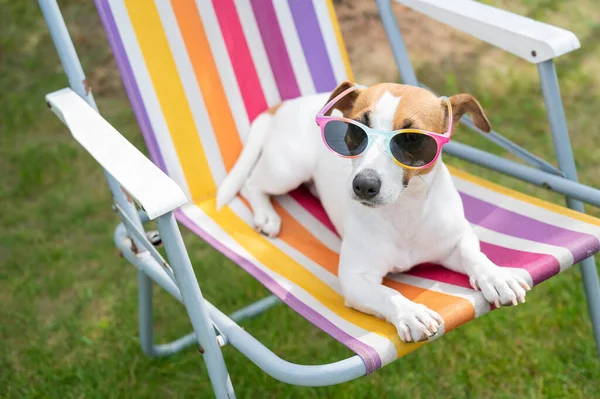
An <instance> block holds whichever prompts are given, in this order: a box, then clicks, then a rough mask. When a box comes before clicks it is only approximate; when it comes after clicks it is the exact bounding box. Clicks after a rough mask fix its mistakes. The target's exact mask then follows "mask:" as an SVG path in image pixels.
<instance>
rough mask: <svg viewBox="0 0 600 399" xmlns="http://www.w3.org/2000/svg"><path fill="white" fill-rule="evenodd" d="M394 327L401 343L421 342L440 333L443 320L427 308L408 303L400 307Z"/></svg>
mask: <svg viewBox="0 0 600 399" xmlns="http://www.w3.org/2000/svg"><path fill="white" fill-rule="evenodd" d="M394 325H395V326H396V329H398V335H399V336H400V339H401V340H402V341H404V342H421V341H427V340H428V339H430V338H432V337H433V336H434V335H436V334H437V333H438V332H442V327H443V325H444V319H442V317H441V316H440V315H439V314H437V313H436V312H434V311H433V310H431V309H429V308H428V307H427V306H425V305H421V304H418V303H414V302H410V303H407V304H404V305H403V306H402V308H401V309H400V314H398V315H397V316H396V317H395V321H394Z"/></svg>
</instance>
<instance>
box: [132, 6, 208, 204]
mask: <svg viewBox="0 0 600 399" xmlns="http://www.w3.org/2000/svg"><path fill="white" fill-rule="evenodd" d="M125 5H126V7H127V10H128V13H129V18H130V19H131V24H132V25H133V29H134V31H135V34H136V37H137V41H138V43H139V45H140V49H141V50H142V53H143V55H144V61H145V63H146V67H147V68H148V73H149V74H150V78H151V80H152V84H153V86H154V90H155V91H156V96H157V97H158V101H159V103H160V106H161V109H162V111H163V115H164V117H165V121H166V122H167V126H168V128H169V131H170V132H171V138H172V139H173V144H174V146H175V150H176V151H177V155H178V157H179V161H180V163H181V167H182V169H183V172H184V175H185V178H186V180H187V183H188V186H189V188H190V194H191V195H192V198H203V197H206V196H207V195H208V194H214V193H215V191H216V187H215V183H214V180H213V177H212V175H211V172H210V168H209V166H208V161H207V159H206V156H205V155H204V149H203V148H202V143H201V142H200V138H199V136H198V131H197V128H196V124H195V123H194V118H193V116H192V113H191V111H190V106H189V104H188V102H187V99H186V96H185V92H184V89H183V85H182V83H181V79H180V77H179V74H178V72H177V67H176V65H175V60H174V59H173V56H172V54H171V50H170V47H169V43H168V41H167V37H166V35H165V32H164V29H163V27H162V24H161V21H160V17H159V15H158V10H157V9H156V6H155V5H154V2H153V1H148V0H126V2H125ZM199 181H201V182H202V184H194V182H199Z"/></svg>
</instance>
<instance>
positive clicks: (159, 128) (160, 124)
mask: <svg viewBox="0 0 600 399" xmlns="http://www.w3.org/2000/svg"><path fill="white" fill-rule="evenodd" d="M109 3H110V8H111V10H112V14H113V16H114V19H115V25H116V26H117V29H118V30H119V35H120V37H121V40H122V41H123V47H124V48H125V51H126V52H127V56H128V58H129V63H130V64H131V69H132V70H133V74H134V76H135V82H133V84H137V85H138V89H139V91H140V95H141V97H142V101H143V103H144V104H143V105H144V107H145V108H146V113H147V114H148V119H149V120H150V123H151V125H152V130H153V131H154V134H155V137H156V141H157V143H158V146H159V148H160V153H161V155H162V158H163V159H164V161H165V166H166V168H167V173H168V175H169V176H170V177H171V178H172V179H173V180H175V181H176V182H177V184H179V186H180V187H181V189H182V190H183V192H184V193H185V195H186V197H187V198H188V199H191V198H192V196H191V195H190V190H189V188H188V184H187V181H186V179H185V175H184V174H183V169H182V168H181V164H180V162H179V157H178V156H177V152H176V150H175V146H174V145H173V141H172V139H171V134H170V132H169V128H168V126H167V122H166V121H165V117H164V115H163V112H162V108H161V106H160V103H159V101H158V98H157V95H156V92H155V91H154V86H153V84H152V79H151V78H150V73H149V72H148V69H147V68H146V64H145V61H144V56H143V54H142V51H141V49H140V46H139V44H138V42H137V39H136V36H135V32H134V30H133V27H132V25H131V21H130V19H129V14H128V13H127V8H126V7H125V5H124V4H123V1H120V0H109Z"/></svg>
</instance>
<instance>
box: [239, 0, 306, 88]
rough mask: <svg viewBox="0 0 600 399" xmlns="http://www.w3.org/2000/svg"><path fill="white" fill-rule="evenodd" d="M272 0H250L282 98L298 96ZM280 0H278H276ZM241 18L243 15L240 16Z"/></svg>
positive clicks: (294, 76)
mask: <svg viewBox="0 0 600 399" xmlns="http://www.w3.org/2000/svg"><path fill="white" fill-rule="evenodd" d="M271 1H272V0H250V3H251V4H252V10H253V11H254V17H255V18H256V23H257V25H258V30H259V31H260V36H261V38H262V41H263V44H264V46H265V50H266V52H267V57H268V58H269V64H271V70H272V71H273V76H274V77H275V82H276V83H277V89H278V90H279V95H280V96H281V99H282V100H288V99H290V98H296V97H300V88H299V87H298V82H297V81H296V75H294V69H293V68H292V63H291V62H290V57H289V56H288V53H287V48H286V47H285V42H284V40H283V35H282V34H281V29H280V28H279V21H278V20H277V15H276V14H275V9H274V8H273V3H272V2H271ZM277 1H280V0H277ZM242 18H243V16H242Z"/></svg>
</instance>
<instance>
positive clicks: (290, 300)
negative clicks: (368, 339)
mask: <svg viewBox="0 0 600 399" xmlns="http://www.w3.org/2000/svg"><path fill="white" fill-rule="evenodd" d="M175 216H176V217H177V220H179V222H181V223H182V224H183V225H184V226H186V227H187V228H188V229H190V230H191V231H192V232H194V233H195V234H196V235H198V236H199V237H201V238H202V239H203V240H204V241H206V242H207V243H208V244H209V245H211V246H212V247H213V248H215V249H216V250H218V251H219V252H221V253H222V254H223V255H225V256H227V257H228V258H229V259H231V260H232V261H234V262H235V263H236V264H238V265H239V266H240V267H242V268H243V269H244V270H246V271H247V272H248V273H249V274H250V275H252V276H253V277H254V278H255V279H257V280H258V281H260V283H261V284H263V285H264V286H265V287H267V288H268V289H269V290H270V291H271V292H272V293H273V294H275V295H276V296H277V297H278V298H279V299H281V300H282V301H283V302H284V303H286V304H287V305H288V306H289V307H291V308H292V309H294V310H295V311H296V312H298V313H299V314H300V315H302V316H303V317H304V318H306V319H307V320H308V321H310V322H311V323H312V324H314V325H315V326H317V327H318V328H320V329H321V330H323V331H324V332H326V333H327V334H329V335H331V336H332V337H333V338H335V339H336V340H337V341H339V342H341V343H342V344H344V345H345V346H347V347H348V348H349V349H350V350H352V351H353V352H354V353H356V354H357V355H358V356H360V358H361V359H362V360H363V362H364V363H365V367H366V369H367V374H371V373H372V372H373V371H375V370H377V369H378V368H381V366H382V363H381V357H380V356H379V353H377V351H376V350H375V349H374V348H373V347H371V346H369V345H367V344H365V343H364V342H362V341H359V340H357V339H356V338H354V337H353V336H351V335H349V334H348V333H346V332H345V331H344V330H342V329H340V328H339V327H337V326H336V325H335V324H333V323H332V322H331V321H329V320H328V319H327V318H326V317H325V316H323V315H321V314H320V313H318V312H317V311H316V310H314V309H312V308H311V307H310V306H308V305H306V304H305V303H304V302H302V301H301V300H300V299H298V298H297V297H296V296H294V295H293V294H292V293H291V292H290V291H288V290H287V289H285V288H284V287H283V286H281V285H280V284H279V283H277V281H275V280H273V279H272V278H271V277H269V276H268V275H267V274H266V273H265V272H263V271H262V270H260V269H259V268H258V267H257V266H256V265H254V264H253V263H252V262H251V261H250V260H248V259H246V258H244V257H242V256H240V255H238V254H237V253H235V252H234V251H232V250H231V249H229V248H228V247H226V246H225V245H223V244H222V243H221V242H220V241H219V240H218V239H217V238H215V237H213V236H212V235H210V234H209V233H207V232H206V231H204V230H203V229H202V228H201V227H200V226H198V225H197V224H196V223H195V222H194V221H193V220H191V219H190V218H189V217H188V216H187V215H186V214H185V213H184V212H183V211H182V210H181V209H179V210H177V211H175Z"/></svg>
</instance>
